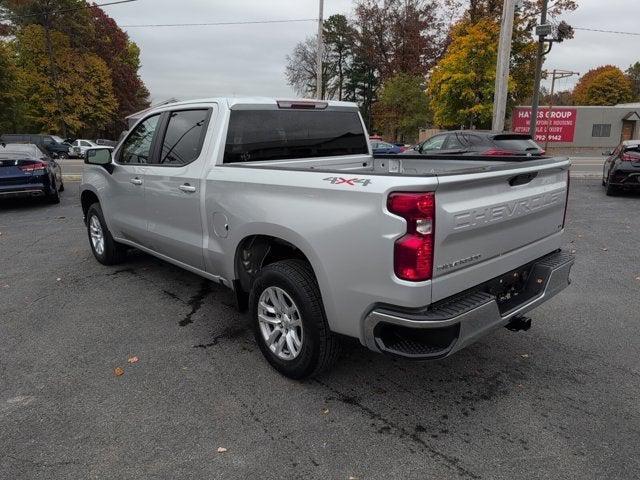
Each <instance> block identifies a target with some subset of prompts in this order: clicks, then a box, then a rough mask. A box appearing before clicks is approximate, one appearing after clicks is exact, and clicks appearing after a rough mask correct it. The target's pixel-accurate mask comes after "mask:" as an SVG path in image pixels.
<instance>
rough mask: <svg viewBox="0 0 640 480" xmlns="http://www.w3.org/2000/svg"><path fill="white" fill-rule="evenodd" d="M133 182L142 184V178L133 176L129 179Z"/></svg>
mask: <svg viewBox="0 0 640 480" xmlns="http://www.w3.org/2000/svg"><path fill="white" fill-rule="evenodd" d="M129 181H130V182H131V183H133V184H134V185H142V180H140V179H139V178H138V177H135V178H132V179H131V180H129Z"/></svg>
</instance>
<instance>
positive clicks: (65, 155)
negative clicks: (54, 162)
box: [58, 153, 69, 159]
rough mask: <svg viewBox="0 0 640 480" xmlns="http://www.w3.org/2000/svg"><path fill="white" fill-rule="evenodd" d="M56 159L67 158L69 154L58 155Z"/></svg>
mask: <svg viewBox="0 0 640 480" xmlns="http://www.w3.org/2000/svg"><path fill="white" fill-rule="evenodd" d="M58 158H62V159H66V158H69V154H68V153H59V154H58Z"/></svg>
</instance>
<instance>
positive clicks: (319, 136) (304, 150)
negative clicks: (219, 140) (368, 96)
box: [224, 110, 369, 163]
mask: <svg viewBox="0 0 640 480" xmlns="http://www.w3.org/2000/svg"><path fill="white" fill-rule="evenodd" d="M368 153H369V151H368V147H367V138H366V136H365V132H364V129H363V127H362V122H361V121H360V116H359V115H358V113H357V112H353V111H349V112H334V111H315V110H314V111H308V110H306V111H305V110H234V111H232V112H231V117H230V119H229V130H228V133H227V142H226V146H225V152H224V163H237V162H254V161H266V160H294V159H303V158H310V157H331V156H339V155H355V154H368Z"/></svg>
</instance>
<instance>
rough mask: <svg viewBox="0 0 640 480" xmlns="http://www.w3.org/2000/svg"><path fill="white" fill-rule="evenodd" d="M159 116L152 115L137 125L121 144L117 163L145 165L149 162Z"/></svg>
mask: <svg viewBox="0 0 640 480" xmlns="http://www.w3.org/2000/svg"><path fill="white" fill-rule="evenodd" d="M159 119H160V115H159V114H158V115H153V116H152V117H149V118H147V119H146V120H144V121H142V123H140V124H138V125H137V126H136V128H134V129H133V131H132V132H131V135H129V136H128V137H127V139H126V140H125V141H124V143H123V144H122V150H121V153H120V159H119V160H118V161H119V163H123V164H133V165H137V164H141V163H142V164H146V163H149V161H150V156H151V145H152V143H153V136H154V134H155V133H156V128H157V126H158V120H159Z"/></svg>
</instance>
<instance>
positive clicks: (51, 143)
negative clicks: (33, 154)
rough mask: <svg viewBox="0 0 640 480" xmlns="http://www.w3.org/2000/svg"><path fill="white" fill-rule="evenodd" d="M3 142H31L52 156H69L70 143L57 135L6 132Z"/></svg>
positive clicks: (1, 138)
mask: <svg viewBox="0 0 640 480" xmlns="http://www.w3.org/2000/svg"><path fill="white" fill-rule="evenodd" d="M0 142H2V143H31V144H33V145H38V147H40V148H41V149H43V150H46V151H47V153H49V155H51V156H52V157H58V158H69V146H70V145H69V144H68V143H65V142H64V141H63V140H62V139H61V138H60V137H56V136H55V135H38V134H31V133H6V134H4V135H2V136H1V137H0Z"/></svg>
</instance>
